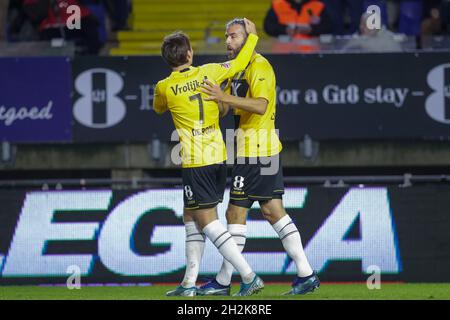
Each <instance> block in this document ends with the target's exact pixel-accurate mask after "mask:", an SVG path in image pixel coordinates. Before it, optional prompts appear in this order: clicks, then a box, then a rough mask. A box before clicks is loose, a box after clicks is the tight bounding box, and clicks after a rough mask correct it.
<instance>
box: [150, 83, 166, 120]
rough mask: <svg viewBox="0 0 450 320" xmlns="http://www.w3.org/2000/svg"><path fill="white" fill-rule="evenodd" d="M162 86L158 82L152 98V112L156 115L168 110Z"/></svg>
mask: <svg viewBox="0 0 450 320" xmlns="http://www.w3.org/2000/svg"><path fill="white" fill-rule="evenodd" d="M163 87H164V85H163V84H162V83H161V82H158V83H157V84H156V87H155V93H154V96H153V110H155V112H156V113H158V114H163V113H164V112H166V111H167V110H168V108H167V100H166V96H165V90H164V89H163Z"/></svg>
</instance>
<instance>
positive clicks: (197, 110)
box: [153, 20, 264, 296]
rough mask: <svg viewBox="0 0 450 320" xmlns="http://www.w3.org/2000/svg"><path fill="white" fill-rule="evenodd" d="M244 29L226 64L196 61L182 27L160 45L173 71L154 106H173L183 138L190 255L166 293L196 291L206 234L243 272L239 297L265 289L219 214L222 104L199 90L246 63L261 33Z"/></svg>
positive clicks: (222, 176)
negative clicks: (237, 49) (182, 273)
mask: <svg viewBox="0 0 450 320" xmlns="http://www.w3.org/2000/svg"><path fill="white" fill-rule="evenodd" d="M244 28H245V29H246V32H248V33H249V36H248V39H247V41H246V43H245V45H244V46H243V48H242V50H241V52H240V54H239V55H237V56H236V58H235V59H234V60H231V61H228V62H226V63H222V64H218V63H212V64H206V65H202V66H200V67H194V66H192V60H193V51H192V48H191V45H190V42H189V38H188V37H187V36H186V35H185V34H183V33H181V32H178V33H174V34H171V35H169V36H167V37H166V38H165V39H164V42H163V44H162V47H161V53H162V57H163V59H164V60H165V61H166V62H167V63H168V64H169V66H170V67H171V68H172V73H171V74H170V76H169V77H167V78H165V79H163V80H161V81H159V82H158V83H157V85H156V88H155V96H154V101H153V109H154V110H155V112H157V113H163V112H165V111H167V110H169V111H170V113H171V114H172V119H173V122H174V124H175V127H176V129H177V132H178V134H179V137H180V142H181V154H182V155H181V163H182V179H183V193H184V197H183V198H184V212H183V218H184V219H183V220H184V223H185V227H186V258H187V261H186V262H187V263H186V265H187V268H186V273H185V276H184V279H183V281H182V283H181V285H179V286H178V287H177V288H176V289H175V290H172V291H169V292H168V293H167V295H168V296H194V295H196V290H197V288H196V286H195V282H196V280H197V275H198V269H199V266H200V262H201V257H202V254H203V250H204V245H205V235H206V237H208V238H209V239H210V240H211V242H212V243H213V244H214V245H215V246H216V247H217V249H218V250H219V252H220V253H221V254H222V256H223V257H224V259H226V260H228V261H230V263H231V264H232V265H233V267H234V268H236V270H238V272H239V273H240V275H241V277H242V283H241V289H240V291H239V293H238V294H237V295H238V296H248V295H252V294H253V293H256V292H258V291H260V290H261V289H262V288H264V283H263V281H262V280H261V278H259V277H258V276H257V275H256V274H255V273H254V272H253V270H252V269H251V267H250V266H249V264H248V263H247V261H246V260H245V259H244V257H243V256H242V254H241V252H240V250H239V248H238V246H237V245H236V243H235V241H234V240H233V238H232V236H231V235H230V233H229V232H228V231H227V229H226V228H225V226H223V225H222V223H220V221H219V220H218V217H217V210H216V206H217V204H218V203H219V202H221V201H222V198H223V192H224V190H225V183H226V165H225V163H224V161H225V160H226V150H225V144H224V141H223V137H222V134H221V131H220V128H219V107H218V104H217V102H214V101H208V100H205V99H204V94H202V93H201V92H200V91H199V89H200V85H201V83H202V82H203V81H205V80H206V79H207V80H209V81H212V82H214V83H220V82H222V81H223V80H226V79H228V78H230V77H232V76H233V75H234V74H235V73H236V72H238V71H241V70H243V69H245V67H246V66H247V65H248V63H249V61H250V58H251V55H252V52H253V51H254V49H255V46H256V43H257V40H258V37H257V35H256V29H255V25H254V24H253V23H252V22H251V21H249V20H245V22H244Z"/></svg>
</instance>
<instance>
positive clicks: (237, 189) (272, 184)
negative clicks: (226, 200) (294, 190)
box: [230, 154, 284, 208]
mask: <svg viewBox="0 0 450 320" xmlns="http://www.w3.org/2000/svg"><path fill="white" fill-rule="evenodd" d="M242 159H244V160H242ZM242 161H245V164H241V162H242ZM236 162H237V163H236V164H235V165H234V166H233V170H232V174H231V177H232V178H231V189H230V203H232V204H234V205H235V206H238V207H243V208H250V207H251V206H252V204H253V202H254V201H259V202H264V201H268V200H271V199H282V195H283V194H284V183H283V169H282V167H281V161H280V157H279V154H278V155H275V156H272V157H266V158H238V159H237V160H236ZM255 162H256V163H255Z"/></svg>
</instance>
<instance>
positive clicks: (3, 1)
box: [0, 0, 9, 42]
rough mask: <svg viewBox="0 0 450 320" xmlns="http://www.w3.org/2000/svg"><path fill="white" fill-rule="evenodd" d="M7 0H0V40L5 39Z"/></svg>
mask: <svg viewBox="0 0 450 320" xmlns="http://www.w3.org/2000/svg"><path fill="white" fill-rule="evenodd" d="M8 7H9V0H0V42H1V41H4V40H6V19H7V17H8Z"/></svg>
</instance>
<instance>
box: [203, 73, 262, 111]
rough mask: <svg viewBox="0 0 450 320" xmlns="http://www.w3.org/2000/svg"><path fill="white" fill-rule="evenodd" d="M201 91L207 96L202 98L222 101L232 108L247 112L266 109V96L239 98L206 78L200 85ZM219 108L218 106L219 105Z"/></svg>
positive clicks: (224, 104)
mask: <svg viewBox="0 0 450 320" xmlns="http://www.w3.org/2000/svg"><path fill="white" fill-rule="evenodd" d="M201 91H202V92H203V93H205V94H207V95H208V96H207V97H205V98H204V100H207V101H209V100H212V101H217V102H218V103H220V102H221V103H222V105H223V106H228V108H229V107H230V106H231V107H232V108H238V109H241V110H245V111H247V112H251V113H256V114H260V115H262V114H264V113H265V112H266V109H267V104H268V99H266V98H259V97H258V98H241V97H236V96H233V95H231V94H229V93H225V92H223V91H222V89H220V86H218V85H216V84H214V83H212V82H211V81H208V80H206V81H205V83H204V84H203V85H202V89H201ZM219 110H220V107H219Z"/></svg>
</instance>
